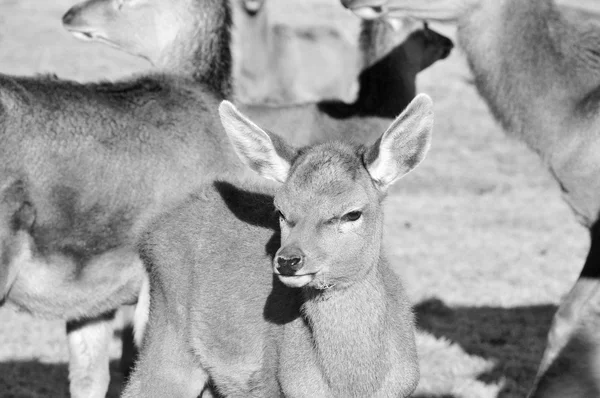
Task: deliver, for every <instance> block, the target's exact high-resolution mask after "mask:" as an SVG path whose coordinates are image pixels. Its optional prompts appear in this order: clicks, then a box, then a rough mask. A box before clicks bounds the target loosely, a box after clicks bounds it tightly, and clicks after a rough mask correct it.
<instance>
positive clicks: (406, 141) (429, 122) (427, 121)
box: [364, 94, 433, 191]
mask: <svg viewBox="0 0 600 398" xmlns="http://www.w3.org/2000/svg"><path fill="white" fill-rule="evenodd" d="M432 129H433V102H432V101H431V98H429V96H427V95H425V94H419V95H418V96H416V97H415V99H413V100H412V101H411V103H410V104H408V106H407V107H406V109H405V110H404V111H403V112H402V113H401V114H400V116H398V117H397V118H396V120H394V121H393V122H392V124H391V125H390V127H388V129H387V131H386V132H385V133H383V135H382V136H381V137H380V138H379V139H378V140H377V142H375V144H373V145H372V146H371V147H370V148H369V149H367V151H366V152H365V155H364V164H365V165H366V167H367V171H368V172H369V174H370V175H371V178H372V179H373V181H375V183H376V185H377V186H378V187H379V188H380V189H381V190H382V191H385V190H387V188H388V187H389V186H390V185H391V184H392V183H394V182H395V181H396V180H397V179H399V178H401V177H402V176H404V175H406V174H407V173H408V172H409V171H411V170H412V169H414V168H415V167H417V165H418V164H419V163H421V161H422V160H423V159H424V158H425V155H426V154H427V151H428V150H429V147H430V145H431V131H432Z"/></svg>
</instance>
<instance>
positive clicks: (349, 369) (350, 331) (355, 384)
mask: <svg viewBox="0 0 600 398" xmlns="http://www.w3.org/2000/svg"><path fill="white" fill-rule="evenodd" d="M380 265H381V264H380V262H376V264H374V266H373V267H372V268H371V269H370V271H369V273H368V274H367V275H366V276H365V277H364V278H362V280H361V281H359V282H357V283H355V284H353V285H352V286H350V287H348V288H346V289H343V290H334V291H331V292H329V291H325V292H322V293H315V292H310V293H306V294H305V296H307V297H306V298H307V300H306V302H305V303H304V304H303V314H304V316H305V318H306V320H307V323H308V325H309V327H310V329H311V334H312V337H313V340H314V347H315V350H316V358H317V361H318V366H319V367H320V368H321V371H322V373H323V376H324V377H325V378H326V379H327V380H328V382H329V384H330V386H331V387H332V389H334V390H337V391H338V393H341V394H342V395H344V392H346V394H349V392H351V395H353V396H368V395H370V394H372V393H373V391H372V389H376V388H377V387H378V386H377V383H379V382H381V381H382V379H383V378H382V377H381V375H384V374H385V373H387V370H388V368H389V365H390V364H389V363H388V361H387V356H386V340H387V339H386V335H387V331H386V329H385V327H386V319H387V312H388V308H387V307H388V303H387V301H386V299H387V292H386V288H385V285H384V282H383V278H382V274H381V272H380V270H379V266H380Z"/></svg>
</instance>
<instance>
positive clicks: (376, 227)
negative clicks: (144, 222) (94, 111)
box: [123, 94, 433, 398]
mask: <svg viewBox="0 0 600 398" xmlns="http://www.w3.org/2000/svg"><path fill="white" fill-rule="evenodd" d="M219 112H220V115H221V120H222V122H223V126H224V127H225V131H226V132H227V134H228V136H229V138H230V140H231V142H232V144H233V147H234V148H235V151H236V152H237V154H238V156H239V157H240V159H241V160H242V161H243V163H245V164H246V165H247V166H249V167H250V168H251V169H252V170H254V171H255V172H257V173H258V174H259V175H261V176H262V177H264V178H266V179H269V180H273V181H275V183H272V184H269V185H266V184H257V183H256V182H248V181H247V180H246V181H245V182H244V181H239V180H238V181H237V182H234V183H230V182H225V181H217V182H215V183H214V184H212V185H206V186H204V187H203V188H202V189H201V190H199V191H198V192H197V193H196V194H195V195H193V196H191V197H190V198H189V199H188V200H186V201H184V202H183V203H181V204H180V205H178V206H175V207H174V208H173V209H171V210H169V211H167V212H165V213H163V214H161V215H159V216H158V217H157V218H156V219H155V220H154V221H153V222H152V223H151V225H150V228H149V229H148V230H147V231H146V232H145V233H144V234H143V237H142V239H141V243H140V244H139V248H140V254H141V256H142V258H143V261H144V263H145V265H146V267H147V269H148V271H149V273H150V280H151V305H150V308H151V311H150V320H149V323H148V329H147V334H146V340H145V341H144V346H143V348H142V353H141V357H140V360H139V362H138V363H137V366H136V369H135V370H134V373H133V374H132V377H131V379H130V382H129V384H128V385H127V387H126V389H125V392H124V395H123V396H124V397H125V398H132V397H167V396H169V397H170V396H177V397H196V396H197V395H198V394H199V393H200V391H201V390H202V388H204V387H205V386H206V385H207V383H208V384H210V385H211V386H212V388H214V389H215V390H216V392H217V393H218V394H222V395H223V396H227V397H279V396H286V397H406V396H408V395H409V394H410V393H411V392H412V391H413V390H414V388H415V387H416V384H417V381H418V375H419V372H418V365H417V355H416V350H415V342H414V334H413V333H414V331H413V316H412V313H411V309H410V305H409V303H408V301H407V299H406V297H405V294H404V292H403V289H402V286H401V284H400V281H399V279H398V277H397V276H396V274H395V273H394V272H393V271H392V269H391V268H390V266H389V264H388V263H387V261H386V259H385V256H384V255H383V253H382V234H383V233H382V228H383V211H382V201H383V199H384V197H385V193H386V191H387V190H388V188H389V187H390V185H391V184H393V183H394V182H395V181H396V180H397V179H399V178H400V177H402V176H403V175H405V174H406V173H408V172H409V171H411V170H412V169H414V168H415V167H416V166H417V165H418V164H419V163H420V162H421V160H422V159H423V158H424V156H425V154H426V152H427V150H428V148H429V145H430V139H431V130H432V124H433V113H432V103H431V100H430V99H429V97H427V96H426V95H424V94H422V95H419V96H417V97H416V98H415V99H414V100H413V101H412V102H411V104H410V105H409V106H408V107H407V109H406V110H405V111H404V112H403V113H402V114H401V115H400V116H399V117H398V118H397V119H396V120H394V121H393V122H392V124H391V126H390V127H389V128H388V129H387V131H386V132H385V133H384V134H383V135H382V136H380V138H379V139H378V140H377V141H376V142H375V143H374V144H373V145H370V146H364V145H353V144H350V143H348V142H327V143H323V144H319V145H315V146H311V147H307V148H301V149H297V148H293V147H290V146H288V145H287V144H285V143H284V142H283V140H282V139H280V138H279V137H278V136H276V135H274V134H270V133H267V132H266V131H264V130H262V129H261V128H260V127H258V126H257V125H256V124H255V123H254V122H252V121H251V120H250V119H248V118H247V117H245V116H244V115H242V114H241V113H240V112H239V111H237V109H236V108H235V107H234V106H233V105H232V104H231V103H228V102H226V101H224V102H223V103H222V104H221V106H220V108H219Z"/></svg>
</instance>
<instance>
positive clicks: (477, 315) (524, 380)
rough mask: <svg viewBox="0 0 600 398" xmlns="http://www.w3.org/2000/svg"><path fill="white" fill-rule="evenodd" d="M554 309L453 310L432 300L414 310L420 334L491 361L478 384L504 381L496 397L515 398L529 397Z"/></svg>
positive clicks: (545, 307)
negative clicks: (426, 333) (448, 341)
mask: <svg viewBox="0 0 600 398" xmlns="http://www.w3.org/2000/svg"><path fill="white" fill-rule="evenodd" d="M556 308H557V307H556V306H555V305H532V306H524V307H513V308H501V307H452V308H451V307H448V306H447V305H446V304H444V303H443V302H442V301H441V300H439V299H435V298H434V299H430V300H427V301H423V302H421V303H419V304H418V305H416V306H415V308H414V309H415V314H416V317H417V326H418V328H419V329H421V330H424V331H426V332H429V333H431V334H432V335H434V336H435V337H437V338H441V337H443V338H445V339H448V340H450V341H451V342H453V343H456V344H458V345H459V346H460V347H462V349H463V350H465V352H467V353H468V354H470V355H476V356H478V357H482V358H484V359H490V360H493V361H494V362H495V363H496V365H495V366H494V367H493V368H492V369H491V370H490V371H488V372H485V373H482V374H481V375H479V377H478V379H479V380H480V381H482V382H485V383H499V382H501V381H502V380H504V387H503V388H502V390H501V391H500V393H499V395H498V397H499V398H514V397H524V396H526V394H527V391H528V389H529V387H530V386H531V384H532V383H533V379H534V377H535V373H536V370H537V366H538V363H539V361H540V359H541V356H542V353H543V350H544V347H545V344H546V337H547V333H548V329H549V328H550V322H551V320H552V317H553V316H554V313H555V312H556ZM448 397H449V396H448ZM418 398H430V397H425V396H422V397H418ZM436 398H437V397H436ZM444 398H446V397H444Z"/></svg>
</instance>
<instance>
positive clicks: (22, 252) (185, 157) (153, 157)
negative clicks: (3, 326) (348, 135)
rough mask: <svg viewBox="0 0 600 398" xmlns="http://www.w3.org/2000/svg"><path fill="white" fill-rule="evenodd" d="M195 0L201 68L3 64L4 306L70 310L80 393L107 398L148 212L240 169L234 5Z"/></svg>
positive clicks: (64, 314)
mask: <svg viewBox="0 0 600 398" xmlns="http://www.w3.org/2000/svg"><path fill="white" fill-rule="evenodd" d="M199 5H202V6H204V7H205V9H204V14H205V15H206V22H207V23H206V24H205V26H204V27H205V31H204V32H205V33H206V36H204V37H203V40H202V43H203V45H204V46H205V47H203V48H204V57H203V58H202V60H203V63H202V65H196V68H197V69H196V79H190V78H186V77H182V76H167V75H159V74H156V75H154V74H153V75H148V76H141V77H138V78H135V79H131V80H127V81H122V82H117V83H101V84H96V83H89V84H80V83H76V82H72V81H65V80H59V79H57V78H54V77H14V76H6V75H0V137H1V138H0V140H1V141H2V143H3V144H2V145H1V146H0V159H2V163H1V164H0V217H1V221H2V224H0V231H1V232H0V236H2V246H1V249H2V261H1V263H0V303H4V302H9V303H12V304H13V305H16V306H18V307H20V308H21V309H24V310H26V311H28V312H30V313H32V314H34V315H37V316H42V317H47V318H58V319H64V320H67V321H68V324H67V333H68V343H69V351H70V364H69V377H70V392H71V395H72V396H73V397H104V396H105V395H106V391H107V387H108V379H109V369H108V348H107V345H108V343H109V342H110V339H111V338H112V327H111V316H112V313H113V312H114V311H115V310H116V309H117V308H118V307H119V306H121V305H123V304H129V303H134V302H135V301H136V300H137V298H138V293H139V291H140V289H141V287H142V285H143V282H144V278H145V271H144V269H143V267H142V265H141V262H140V260H139V257H138V255H137V252H136V250H135V249H134V242H135V240H136V237H137V231H138V230H140V229H141V228H142V227H143V225H144V223H145V220H146V219H147V218H148V217H150V215H151V214H153V213H154V212H155V211H157V209H161V208H162V207H163V206H165V204H166V203H168V202H170V201H172V200H175V199H180V198H182V197H184V196H185V195H187V194H188V193H189V192H191V191H192V190H193V187H196V186H197V185H198V184H199V183H200V182H201V181H203V180H204V179H205V178H207V176H208V175H209V174H210V172H211V171H222V170H223V169H228V170H231V171H235V170H240V169H241V163H240V162H239V160H238V158H237V156H236V155H235V154H234V152H233V151H232V150H231V146H230V144H229V143H228V142H227V138H226V137H225V135H224V133H223V131H222V126H221V124H220V122H219V121H218V119H217V115H216V113H215V111H214V109H216V107H217V106H218V104H219V102H220V101H221V100H223V99H224V98H226V97H228V96H229V94H230V91H231V89H230V53H229V47H228V44H229V41H230V38H229V30H228V27H229V23H230V20H231V18H230V13H229V8H228V7H227V6H226V5H223V2H222V1H221V0H205V1H203V2H202V3H199ZM201 67H203V68H204V69H201Z"/></svg>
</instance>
